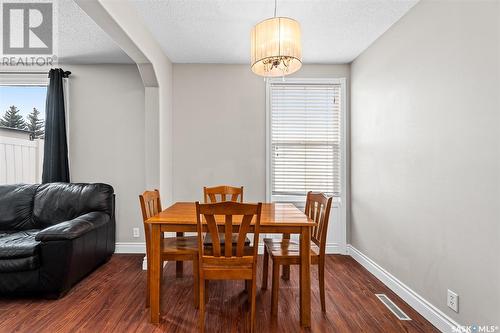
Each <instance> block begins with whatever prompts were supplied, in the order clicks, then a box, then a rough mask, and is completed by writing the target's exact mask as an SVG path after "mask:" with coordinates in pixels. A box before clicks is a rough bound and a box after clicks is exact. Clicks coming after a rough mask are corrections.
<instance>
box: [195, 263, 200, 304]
mask: <svg viewBox="0 0 500 333" xmlns="http://www.w3.org/2000/svg"><path fill="white" fill-rule="evenodd" d="M199 269H200V268H199V266H198V255H195V256H194V258H193V282H194V307H195V308H198V306H199V305H200V299H199V298H200V281H199V279H200V271H199Z"/></svg>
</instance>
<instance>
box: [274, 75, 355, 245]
mask: <svg viewBox="0 0 500 333" xmlns="http://www.w3.org/2000/svg"><path fill="white" fill-rule="evenodd" d="M283 82H284V83H290V84H335V85H340V94H341V105H340V110H341V122H342V126H341V138H342V140H341V141H342V142H341V155H342V156H341V161H340V162H341V163H340V164H341V193H340V196H336V197H333V202H332V211H331V214H335V211H337V212H338V214H339V215H338V217H337V218H339V219H340V221H338V222H339V225H338V226H336V227H335V229H336V230H337V231H338V232H337V234H336V235H335V239H328V240H327V246H326V247H327V249H326V250H327V253H340V254H347V207H348V201H347V198H348V191H349V188H348V183H349V179H348V174H347V163H348V149H347V147H348V145H349V136H348V135H349V132H348V128H349V123H348V122H349V117H348V114H347V107H348V100H347V99H348V96H347V79H346V78H345V77H339V78H286V79H284V78H268V79H266V159H265V163H266V202H272V198H273V196H272V184H271V158H272V157H271V153H272V147H271V144H272V142H271V85H272V84H273V83H281V84H283ZM275 197H276V196H275ZM279 199H280V201H290V202H300V201H305V196H280V197H279ZM332 218H333V216H331V219H332ZM333 227H334V226H333V225H332V226H330V227H329V229H330V228H333ZM331 241H334V242H333V243H331Z"/></svg>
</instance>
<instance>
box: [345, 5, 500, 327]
mask: <svg viewBox="0 0 500 333" xmlns="http://www.w3.org/2000/svg"><path fill="white" fill-rule="evenodd" d="M499 13H500V8H499V2H498V1H425V0H424V1H422V2H420V3H419V4H417V5H416V6H415V7H414V8H413V9H411V10H410V12H409V13H408V14H407V15H406V16H405V17H403V18H402V19H401V20H400V21H399V22H398V23H396V24H395V25H394V26H393V27H392V28H391V29H390V30H389V31H387V32H386V33H385V34H384V35H382V36H381V37H380V38H379V39H378V40H377V41H376V42H375V43H374V44H373V45H371V46H370V47H369V48H368V49H367V50H366V51H365V52H364V53H363V54H362V55H361V56H360V57H358V58H357V59H356V60H355V61H354V63H353V64H352V67H351V71H352V73H351V78H352V86H351V89H352V99H351V110H352V111H351V131H352V132H351V133H352V137H351V147H352V148H351V156H352V160H351V163H352V169H351V177H352V183H351V185H352V221H351V223H352V224H351V242H352V244H353V245H354V246H355V247H356V248H357V249H359V250H360V251H362V252H363V253H364V254H366V255H367V256H369V257H370V258H372V259H373V260H375V262H377V263H378V264H379V265H381V266H382V267H384V268H385V269H387V270H388V271H389V272H390V273H392V274H393V275H395V276H396V277H397V278H398V279H400V280H401V281H402V282H403V283H405V284H407V285H408V286H409V287H410V288H412V289H413V290H414V291H416V292H417V293H419V294H420V295H422V296H423V297H424V298H426V299H427V300H428V301H430V302H431V303H432V304H434V305H436V306H437V307H438V308H439V309H441V310H442V311H444V312H445V313H446V314H448V315H449V316H451V317H452V318H453V319H455V320H457V321H458V322H459V323H461V324H479V325H492V324H496V325H499V324H500V283H499V281H500V259H499V258H500V227H499V226H500V176H499V175H500V130H499V128H500V127H499V125H500V103H499V96H500V79H499V77H500V68H499V59H500V58H499V57H500V54H499V43H500V23H499V22H500V17H499ZM448 288H449V289H452V290H454V291H456V292H457V293H458V294H459V295H460V313H459V314H456V313H454V312H453V311H452V310H450V309H448V308H447V306H446V290H447V289H448Z"/></svg>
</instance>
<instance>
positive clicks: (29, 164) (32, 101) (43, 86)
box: [0, 74, 47, 184]
mask: <svg viewBox="0 0 500 333" xmlns="http://www.w3.org/2000/svg"><path fill="white" fill-rule="evenodd" d="M46 76H47V75H46V74H45V75H43V77H42V76H33V75H31V74H18V75H13V74H8V75H5V74H2V75H1V78H0V184H12V183H38V182H40V181H41V175H42V163H43V143H44V130H45V124H44V120H45V119H44V118H45V98H46V94H47V78H46Z"/></svg>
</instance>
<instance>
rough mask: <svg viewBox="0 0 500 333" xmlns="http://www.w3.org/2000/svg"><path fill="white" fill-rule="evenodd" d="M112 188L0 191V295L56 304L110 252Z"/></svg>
mask: <svg viewBox="0 0 500 333" xmlns="http://www.w3.org/2000/svg"><path fill="white" fill-rule="evenodd" d="M114 209H115V208H114V191H113V187H111V186H110V185H106V184H68V183H50V184H42V185H0V295H1V296H7V295H33V294H39V295H41V296H44V297H47V298H58V297H60V296H62V295H64V294H65V293H66V292H67V291H68V290H69V289H70V288H71V287H72V286H73V285H74V284H76V283H77V282H78V281H80V280H81V279H82V278H83V277H84V276H86V275H87V274H89V273H90V272H92V271H93V270H94V269H95V268H96V267H98V266H99V265H101V264H103V263H104V262H106V261H107V260H108V259H109V258H110V257H111V255H112V254H113V253H114V251H115V214H114Z"/></svg>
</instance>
